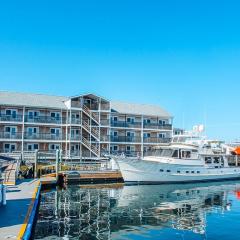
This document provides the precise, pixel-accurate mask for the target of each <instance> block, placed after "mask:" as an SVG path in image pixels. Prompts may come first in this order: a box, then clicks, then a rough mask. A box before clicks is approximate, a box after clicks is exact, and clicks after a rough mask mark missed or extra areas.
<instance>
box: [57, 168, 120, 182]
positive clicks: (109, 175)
mask: <svg viewBox="0 0 240 240" xmlns="http://www.w3.org/2000/svg"><path fill="white" fill-rule="evenodd" d="M61 174H62V177H63V181H64V183H66V184H71V183H79V184H80V183H89V184H92V183H122V182H123V177H122V174H121V172H120V171H112V170H111V171H75V172H63V173H61Z"/></svg>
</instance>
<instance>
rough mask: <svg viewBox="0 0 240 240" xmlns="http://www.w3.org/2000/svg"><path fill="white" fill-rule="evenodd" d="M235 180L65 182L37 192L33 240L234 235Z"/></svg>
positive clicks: (238, 214)
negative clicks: (135, 183)
mask: <svg viewBox="0 0 240 240" xmlns="http://www.w3.org/2000/svg"><path fill="white" fill-rule="evenodd" d="M239 229H240V182H219V183H201V184H182V185H181V184H179V185H144V186H143V185H142V186H124V185H95V186H91V185H89V186H87V185H86V186H77V185H73V186H67V187H66V189H57V190H54V191H48V192H44V193H42V197H41V204H40V209H39V215H38V219H37V223H36V227H35V234H34V239H49V240H51V239H65V240H66V239H119V240H123V239H128V240H129V239H163V240H168V239H170V240H175V239H176V240H178V239H179V240H183V239H187V240H188V239H189V240H190V239H191V240H198V239H207V240H219V239H221V240H225V239H226V240H235V239H240V232H239Z"/></svg>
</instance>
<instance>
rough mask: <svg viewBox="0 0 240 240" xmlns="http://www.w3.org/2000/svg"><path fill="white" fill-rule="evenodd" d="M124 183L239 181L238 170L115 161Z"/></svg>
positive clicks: (239, 171) (125, 159)
mask: <svg viewBox="0 0 240 240" xmlns="http://www.w3.org/2000/svg"><path fill="white" fill-rule="evenodd" d="M117 162H118V165H119V168H120V170H121V173H122V176H123V179H124V181H125V182H126V183H148V184H161V183H162V184H163V183H192V182H210V181H223V180H224V181H225V180H235V179H240V168H239V167H238V168H237V167H231V168H230V167H227V168H226V167H225V168H208V167H205V166H196V165H193V166H191V165H186V166H182V165H177V164H166V163H160V162H154V161H145V160H139V159H128V158H119V159H117Z"/></svg>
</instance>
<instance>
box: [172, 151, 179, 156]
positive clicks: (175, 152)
mask: <svg viewBox="0 0 240 240" xmlns="http://www.w3.org/2000/svg"><path fill="white" fill-rule="evenodd" d="M172 157H173V158H178V150H174V152H173V155H172Z"/></svg>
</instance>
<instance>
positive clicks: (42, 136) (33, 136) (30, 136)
mask: <svg viewBox="0 0 240 240" xmlns="http://www.w3.org/2000/svg"><path fill="white" fill-rule="evenodd" d="M63 137H64V136H63V135H62V134H51V133H24V139H27V140H56V141H61V140H63V139H64V138H63Z"/></svg>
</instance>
